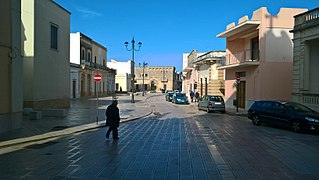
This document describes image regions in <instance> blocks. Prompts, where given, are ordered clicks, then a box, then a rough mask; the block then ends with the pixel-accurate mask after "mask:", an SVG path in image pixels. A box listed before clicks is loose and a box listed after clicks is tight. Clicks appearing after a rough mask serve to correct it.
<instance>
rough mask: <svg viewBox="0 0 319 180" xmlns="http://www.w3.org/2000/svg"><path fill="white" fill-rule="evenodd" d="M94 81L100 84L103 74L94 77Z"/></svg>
mask: <svg viewBox="0 0 319 180" xmlns="http://www.w3.org/2000/svg"><path fill="white" fill-rule="evenodd" d="M94 80H95V82H100V81H101V80H102V75H101V74H95V75H94Z"/></svg>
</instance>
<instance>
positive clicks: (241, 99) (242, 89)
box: [236, 81, 246, 108]
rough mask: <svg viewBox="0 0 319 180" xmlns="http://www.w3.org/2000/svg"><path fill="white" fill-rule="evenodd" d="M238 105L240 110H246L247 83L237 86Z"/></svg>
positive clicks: (243, 82) (242, 82)
mask: <svg viewBox="0 0 319 180" xmlns="http://www.w3.org/2000/svg"><path fill="white" fill-rule="evenodd" d="M236 97H237V103H238V107H239V108H245V102H246V81H240V83H239V84H238V85H237V92H236Z"/></svg>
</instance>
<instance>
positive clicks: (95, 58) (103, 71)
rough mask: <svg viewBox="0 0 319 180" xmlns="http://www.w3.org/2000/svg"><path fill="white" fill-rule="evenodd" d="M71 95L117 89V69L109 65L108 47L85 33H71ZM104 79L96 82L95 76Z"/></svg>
mask: <svg viewBox="0 0 319 180" xmlns="http://www.w3.org/2000/svg"><path fill="white" fill-rule="evenodd" d="M70 39H71V41H70V63H71V71H70V76H71V79H70V80H71V82H70V87H71V91H70V93H71V97H73V98H77V97H80V96H81V97H83V96H96V95H97V93H98V95H99V96H102V95H108V94H113V93H114V91H115V71H114V70H112V69H109V68H108V67H107V62H106V59H107V49H106V47H104V46H102V45H101V44H99V43H97V42H96V41H94V40H93V39H91V38H90V37H88V36H86V35H84V34H83V33H80V32H76V33H71V34H70ZM96 74H100V75H101V76H102V80H101V81H100V82H96V81H95V80H94V76H95V75H96Z"/></svg>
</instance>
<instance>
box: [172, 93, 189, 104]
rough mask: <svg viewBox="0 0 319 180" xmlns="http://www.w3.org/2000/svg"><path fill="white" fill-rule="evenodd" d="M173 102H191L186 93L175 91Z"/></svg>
mask: <svg viewBox="0 0 319 180" xmlns="http://www.w3.org/2000/svg"><path fill="white" fill-rule="evenodd" d="M172 103H175V104H189V102H188V97H187V96H186V94H185V93H174V95H173V99H172Z"/></svg>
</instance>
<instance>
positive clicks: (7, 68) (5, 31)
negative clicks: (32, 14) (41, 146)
mask: <svg viewBox="0 0 319 180" xmlns="http://www.w3.org/2000/svg"><path fill="white" fill-rule="evenodd" d="M20 9H21V1H20V0H11V1H2V2H1V6H0V12H1V16H0V22H1V28H0V34H1V38H0V84H1V86H0V92H1V93H0V133H3V132H7V131H11V130H13V129H17V128H19V127H20V126H21V122H22V111H23V86H22V84H23V74H22V72H23V64H22V62H23V61H22V55H23V54H22V53H23V49H22V48H23V47H21V17H20V12H21V11H20ZM22 35H23V34H22Z"/></svg>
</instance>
